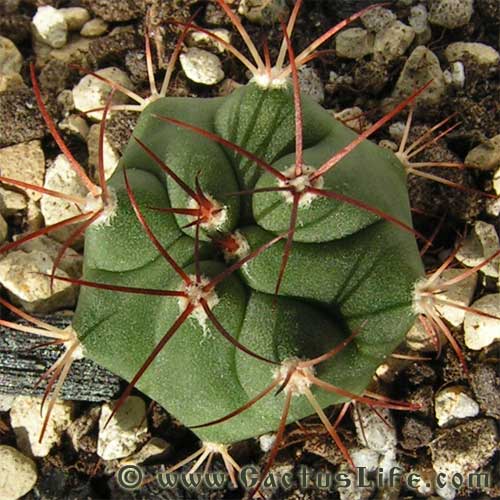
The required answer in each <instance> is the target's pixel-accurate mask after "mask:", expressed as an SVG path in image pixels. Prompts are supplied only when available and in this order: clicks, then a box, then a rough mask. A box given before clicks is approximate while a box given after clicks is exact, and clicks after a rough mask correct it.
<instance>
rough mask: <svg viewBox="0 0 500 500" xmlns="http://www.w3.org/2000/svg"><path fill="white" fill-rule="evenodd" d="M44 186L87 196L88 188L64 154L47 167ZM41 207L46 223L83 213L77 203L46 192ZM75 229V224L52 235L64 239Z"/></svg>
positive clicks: (60, 239) (50, 223) (66, 192)
mask: <svg viewBox="0 0 500 500" xmlns="http://www.w3.org/2000/svg"><path fill="white" fill-rule="evenodd" d="M44 187H45V188H47V189H51V190H53V191H58V192H60V193H65V194H71V195H76V196H81V197H85V196H87V188H86V187H85V185H84V184H83V182H82V180H81V179H80V177H78V175H77V173H76V172H75V170H74V169H73V167H72V166H71V163H70V162H69V160H68V159H67V158H66V156H64V155H63V154H60V155H58V156H57V157H56V159H55V160H54V163H53V164H52V165H51V166H50V167H49V168H48V169H47V173H46V175H45V184H44ZM40 208H41V211H42V214H43V217H44V219H45V224H46V225H52V224H56V223H57V222H60V221H62V220H65V219H69V218H70V217H74V216H75V215H79V214H80V213H81V210H80V208H79V207H78V205H77V204H76V203H73V202H71V201H66V200H62V199H60V198H56V197H55V196H48V195H45V194H44V195H42V198H41V200H40ZM74 230H75V227H74V226H73V225H72V226H69V227H65V228H61V229H59V230H57V231H56V232H53V233H52V236H53V237H54V238H55V239H57V240H59V241H64V240H66V239H67V237H68V236H69V234H70V233H71V232H72V231H74Z"/></svg>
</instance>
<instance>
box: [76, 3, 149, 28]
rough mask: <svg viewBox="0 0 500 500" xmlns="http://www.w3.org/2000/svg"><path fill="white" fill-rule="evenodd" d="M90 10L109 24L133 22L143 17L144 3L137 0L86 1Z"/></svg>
mask: <svg viewBox="0 0 500 500" xmlns="http://www.w3.org/2000/svg"><path fill="white" fill-rule="evenodd" d="M85 2H86V3H87V5H88V6H89V9H90V10H91V11H92V12H93V13H94V14H95V15H96V16H98V17H101V18H102V19H104V20H105V21H108V22H118V23H120V22H123V21H131V20H132V19H136V18H138V17H139V16H140V15H142V12H143V11H142V10H141V7H142V2H138V1H136V0H133V1H132V0H85Z"/></svg>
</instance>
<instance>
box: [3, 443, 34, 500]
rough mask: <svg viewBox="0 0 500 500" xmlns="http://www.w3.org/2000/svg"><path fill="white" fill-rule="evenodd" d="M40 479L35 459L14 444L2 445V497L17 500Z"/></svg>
mask: <svg viewBox="0 0 500 500" xmlns="http://www.w3.org/2000/svg"><path fill="white" fill-rule="evenodd" d="M37 479H38V473H37V470H36V464H35V462H33V460H32V459H31V458H29V457H27V456H26V455H23V454H22V453H21V452H20V451H18V450H16V449H15V448H12V446H7V445H0V498H1V499H2V500H17V499H18V498H21V497H23V496H24V495H26V493H28V492H29V491H31V490H32V489H33V486H35V483H36V481H37Z"/></svg>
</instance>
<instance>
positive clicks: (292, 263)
mask: <svg viewBox="0 0 500 500" xmlns="http://www.w3.org/2000/svg"><path fill="white" fill-rule="evenodd" d="M218 3H219V4H220V5H221V6H222V7H223V9H224V10H225V12H226V13H227V14H228V15H229V16H230V17H231V19H232V21H233V23H234V24H235V26H236V27H237V28H238V30H239V31H240V33H241V34H242V36H243V38H244V40H245V41H246V43H247V44H248V47H249V51H250V53H251V54H252V56H253V57H254V59H255V64H254V63H252V62H250V61H249V60H248V59H247V58H246V57H244V56H243V55H242V54H240V53H239V52H237V51H236V49H234V47H232V48H231V46H229V47H230V48H231V51H232V52H233V54H235V55H236V56H237V57H238V58H239V59H240V60H241V61H242V63H243V64H245V66H247V68H248V69H250V70H251V71H252V72H253V73H254V78H253V79H252V81H251V82H249V83H248V84H247V85H245V86H243V87H241V88H239V89H237V90H235V91H234V92H233V93H232V94H230V95H229V96H227V97H219V98H210V99H208V98H176V97H166V96H165V90H166V87H168V83H167V85H165V84H164V85H162V91H161V92H160V93H158V92H157V91H156V90H155V87H154V84H153V87H152V94H151V97H150V98H149V99H142V98H141V101H140V102H138V104H137V106H135V107H134V106H131V107H130V109H135V110H137V111H139V112H140V116H139V121H138V123H137V126H136V128H135V130H134V133H133V137H132V138H131V139H130V142H129V144H128V146H127V148H126V150H125V152H124V154H123V157H122V159H121V161H120V165H119V167H118V169H117V170H116V172H115V173H114V174H113V176H112V178H111V179H109V180H108V181H106V180H105V179H104V175H103V169H102V168H101V169H100V186H97V185H95V184H94V183H93V182H92V181H90V180H89V179H88V177H87V176H86V174H85V172H83V170H82V169H81V167H80V166H79V165H78V164H77V163H76V160H75V161H74V162H73V164H74V165H75V168H76V169H77V171H78V172H80V173H81V176H82V178H83V179H87V181H88V182H86V185H87V187H88V188H89V192H90V195H89V197H88V199H85V200H74V199H69V197H67V198H68V201H72V202H76V203H80V204H81V205H82V206H84V207H85V210H83V214H82V216H79V217H78V218H77V220H76V219H75V220H71V221H69V222H68V221H63V222H62V223H61V224H60V225H59V226H58V227H60V226H63V225H66V224H70V223H75V222H82V221H83V226H78V227H77V228H76V229H75V232H74V233H73V235H72V237H70V238H69V240H68V241H67V242H66V245H65V246H64V247H63V250H62V251H61V253H60V255H59V256H58V257H59V259H58V260H60V258H62V254H63V253H64V249H65V248H67V247H69V245H71V244H72V243H73V242H74V241H75V239H76V238H77V237H78V236H79V235H81V234H82V233H83V232H85V256H84V257H85V261H84V275H83V277H82V279H80V280H74V279H71V278H63V277H60V276H57V274H56V267H57V262H56V263H55V264H54V269H53V270H52V273H51V277H52V279H58V280H65V281H69V282H72V283H75V284H78V285H81V291H80V297H79V301H78V306H77V310H76V313H75V317H74V321H73V330H72V331H71V332H55V331H50V328H47V327H46V325H40V324H39V323H38V324H37V325H35V326H38V327H40V326H41V327H42V328H46V329H47V331H48V334H47V335H48V336H52V337H53V338H55V339H56V341H59V342H62V343H64V342H66V343H67V344H68V346H67V347H68V350H67V353H66V355H65V356H66V357H65V358H64V359H63V360H61V363H60V364H59V365H58V366H57V367H56V368H55V369H54V370H53V374H52V378H51V380H50V384H49V389H50V387H52V386H53V385H54V382H55V377H57V376H61V380H60V381H59V382H58V385H60V384H61V383H62V380H63V379H64V376H65V373H67V371H68V369H69V363H70V362H71V360H72V359H74V358H75V357H76V356H80V355H82V352H83V354H84V355H85V356H87V357H89V358H91V359H93V360H94V361H96V362H97V363H98V364H100V365H102V366H104V367H106V368H108V369H109V370H111V371H112V372H114V373H116V374H118V375H120V376H121V377H123V378H124V379H126V380H128V381H130V385H129V387H128V388H127V389H126V391H125V392H124V394H123V396H122V397H121V398H120V400H119V403H121V402H123V400H124V399H125V398H126V397H127V396H128V395H129V394H130V392H131V390H132V388H133V387H137V388H139V389H140V390H141V391H143V392H144V393H145V394H147V395H148V396H149V397H151V398H152V399H153V400H155V401H157V402H158V403H159V404H161V405H162V406H163V407H165V408H166V409H167V410H168V411H170V412H171V413H172V414H173V415H175V416H176V417H177V418H179V420H180V421H181V422H183V423H184V424H185V425H187V426H190V427H192V428H193V430H194V432H195V433H196V434H197V435H198V436H199V438H200V439H201V440H202V442H204V443H205V445H204V447H203V448H202V449H201V450H200V451H199V452H197V453H196V454H195V455H194V456H192V457H188V458H196V457H198V460H199V461H200V460H202V459H204V458H207V457H208V456H209V455H211V454H212V453H215V452H219V453H221V454H222V455H223V458H224V461H225V462H226V466H227V467H228V469H229V470H233V469H234V468H237V467H236V466H237V464H235V463H234V461H232V459H231V457H230V456H229V455H228V454H227V451H226V447H227V446H228V445H230V444H231V443H234V442H236V441H240V440H242V439H246V438H249V437H254V436H258V435H260V434H263V433H266V432H270V431H278V439H277V440H276V445H275V447H274V449H273V452H272V455H273V456H275V455H276V453H277V450H278V447H279V442H280V439H279V438H280V437H282V436H283V432H284V426H285V424H286V423H287V422H292V421H296V420H299V419H301V418H303V417H305V416H308V415H310V414H311V413H313V412H316V413H317V414H318V415H319V417H320V418H321V420H322V422H323V423H324V424H325V426H326V428H327V430H328V432H329V433H330V434H331V435H332V437H333V439H334V440H335V441H336V443H337V444H338V445H339V446H340V447H341V449H342V451H343V452H344V453H345V455H346V458H347V459H348V460H350V459H349V457H348V453H347V450H346V449H345V448H344V447H343V445H342V443H341V441H340V438H339V437H338V435H337V433H336V431H335V429H334V427H333V426H332V424H330V422H329V421H328V419H327V417H326V416H325V414H324V411H323V409H324V408H325V407H327V406H329V405H332V404H338V403H343V402H346V401H351V400H353V401H359V402H362V403H366V404H369V405H371V406H377V405H379V406H386V407H390V408H396V409H405V408H411V406H410V405H404V404H402V403H398V402H395V401H392V400H389V399H387V398H380V397H378V396H376V395H374V394H372V393H369V392H367V387H368V385H369V384H370V381H371V380H372V377H373V374H374V372H375V370H376V368H377V367H378V366H379V365H380V364H381V363H382V362H383V361H384V360H385V359H386V358H387V357H388V356H390V355H391V353H393V351H394V350H395V349H396V347H397V346H398V345H399V344H400V343H401V341H402V340H403V339H404V336H405V334H406V332H407V331H408V330H409V328H410V327H411V326H412V325H413V323H414V322H415V319H416V318H417V315H422V314H423V315H428V316H429V317H430V318H431V319H430V321H434V323H436V325H437V328H441V325H440V323H442V321H441V320H440V319H439V318H438V316H437V314H435V313H434V312H433V308H432V307H433V306H432V300H431V299H429V298H427V299H425V300H427V302H426V303H425V304H424V306H423V307H419V304H416V300H415V299H416V298H417V299H418V300H422V298H421V295H422V292H424V294H425V290H427V288H426V287H425V284H426V283H427V282H426V281H425V279H424V268H423V265H422V261H421V257H420V255H419V250H418V246H417V242H416V237H417V238H418V237H420V235H419V233H417V232H416V231H415V230H413V229H412V223H411V215H410V207H409V201H408V195H407V189H406V175H407V173H417V172H416V170H417V168H419V167H422V166H425V165H423V164H412V163H411V162H410V161H409V158H410V155H409V154H406V153H405V151H404V146H405V143H406V137H407V134H406V136H405V139H404V141H403V143H402V147H401V148H400V151H399V152H398V153H396V154H393V153H392V152H390V151H388V150H385V149H382V148H380V147H378V146H376V145H375V144H373V143H372V142H369V141H368V140H366V139H367V138H368V137H369V136H370V135H371V134H372V133H373V132H375V131H376V130H378V129H379V128H380V127H381V126H383V125H384V124H385V123H386V122H387V121H388V120H390V119H391V118H392V117H393V116H395V115H396V113H398V112H400V111H401V110H402V109H403V108H404V107H405V106H407V105H408V104H410V103H411V102H412V101H413V100H414V98H415V97H416V96H417V95H418V94H419V93H421V92H423V91H425V88H426V87H425V86H424V87H423V88H421V89H419V90H417V91H416V92H415V93H414V94H413V95H412V96H410V97H409V98H408V99H406V100H405V101H403V102H402V103H400V104H399V105H398V106H396V107H395V108H394V109H393V110H392V111H391V112H389V113H387V114H386V115H385V116H384V117H382V118H381V119H380V120H379V121H377V122H376V123H375V124H374V125H373V126H372V127H370V129H368V130H367V131H366V132H363V133H362V134H360V135H356V134H355V133H354V132H353V131H351V130H350V129H348V128H346V127H345V126H344V125H343V124H341V123H340V122H338V121H337V120H335V119H334V118H333V117H332V116H331V114H329V113H328V112H327V111H325V110H324V109H323V108H322V107H321V106H319V105H318V104H316V103H315V102H313V101H312V100H311V99H309V98H308V97H307V96H305V95H301V94H300V91H299V84H298V74H297V67H298V66H300V65H303V64H304V63H305V62H307V61H308V60H310V59H311V58H312V57H313V56H314V51H315V50H316V48H317V47H318V46H319V45H320V43H323V41H325V40H327V39H328V38H329V37H331V36H333V35H334V34H335V33H336V32H337V31H338V30H339V29H341V28H342V27H344V26H345V25H346V24H347V23H348V22H350V21H351V20H353V19H355V18H357V17H359V16H360V15H361V13H358V14H356V15H355V16H353V17H352V18H351V19H349V20H346V21H344V22H343V23H341V24H340V25H338V26H336V27H335V28H332V30H330V31H329V32H328V33H327V34H325V36H324V37H322V38H320V39H319V41H317V42H315V43H313V44H312V45H311V47H309V48H308V49H306V51H304V52H303V53H301V54H300V55H298V56H295V55H294V53H293V49H292V46H291V43H290V40H289V38H290V35H291V32H292V30H293V24H294V20H295V18H296V16H297V12H298V9H299V8H300V4H301V2H300V1H299V2H297V3H296V5H295V8H294V11H293V12H292V15H291V21H290V22H289V24H288V27H287V28H286V29H284V43H283V46H282V50H281V52H280V55H279V56H278V61H277V63H276V65H275V66H274V67H272V68H271V66H270V64H269V62H268V60H267V58H265V61H264V60H263V59H261V58H260V56H259V55H258V53H257V51H256V49H255V47H254V46H253V44H252V43H251V41H250V40H249V37H248V36H247V35H246V33H245V32H244V29H243V27H242V26H241V24H240V23H239V21H238V20H237V19H236V18H235V17H234V14H233V13H232V11H231V10H230V9H229V8H228V7H227V5H226V4H225V3H224V2H223V1H222V0H220V1H219V2H218ZM365 11H366V9H365ZM190 29H193V25H192V24H191V23H190V22H189V23H187V24H185V25H184V32H183V35H182V36H181V38H180V40H179V43H178V45H177V48H176V51H177V53H178V51H179V50H180V47H181V45H182V40H183V37H184V36H185V34H186V33H187V31H189V30H190ZM213 36H215V35H213ZM146 40H147V37H146ZM222 42H223V41H222ZM286 53H288V58H289V61H290V64H289V66H288V67H286V68H283V62H284V58H285V54H286ZM151 67H152V65H151V61H150V57H148V68H149V69H150V70H151ZM171 72H172V66H169V69H168V70H167V78H166V80H167V82H168V79H169V78H170V75H171ZM32 75H33V81H34V88H35V91H36V93H37V98H38V101H39V104H40V107H41V110H42V114H43V115H44V118H45V119H46V121H47V123H48V125H49V129H50V130H51V132H52V133H53V135H54V137H55V138H56V141H57V142H58V144H59V145H60V146H61V148H62V149H63V152H65V153H66V154H67V155H68V156H69V157H70V158H73V157H72V156H71V153H70V152H69V151H68V150H67V148H66V146H65V145H64V143H63V142H62V140H61V139H60V137H59V136H58V134H57V131H56V130H55V127H54V125H53V124H52V126H51V120H50V117H49V116H48V113H47V112H46V110H45V108H44V105H43V102H42V100H41V96H40V91H39V90H38V87H37V85H36V80H35V78H34V71H33V70H32ZM289 76H291V79H289V78H288V77H289ZM152 81H153V82H154V77H153V79H152ZM115 87H116V86H115ZM115 90H116V91H119V90H120V89H119V88H115ZM111 96H112V94H111ZM110 103H111V97H110V99H108V104H107V106H106V108H105V110H104V117H103V126H102V128H101V141H100V142H101V144H100V149H101V152H102V140H103V136H104V123H105V121H106V114H107V112H108V111H109V109H110ZM410 120H411V113H410V117H409V121H408V124H407V126H408V127H409V123H410ZM444 123H446V122H442V123H441V124H439V126H441V125H443V124H444ZM424 139H425V138H424ZM73 160H74V159H73ZM101 167H102V161H101ZM407 170H408V172H407ZM0 180H2V181H3V182H9V179H5V178H3V177H2V178H0ZM10 182H11V183H12V184H15V182H14V181H12V180H11V181H10ZM19 184H20V183H19V182H17V185H19ZM31 187H32V186H30V188H31ZM39 190H40V191H42V192H43V193H44V194H46V195H54V196H59V197H63V196H62V195H60V194H57V193H49V192H47V190H45V191H44V190H43V188H39ZM56 229H57V228H56ZM52 230H53V228H48V229H47V228H45V229H44V230H41V231H39V232H38V233H40V234H45V233H49V232H50V231H52ZM38 233H36V234H32V235H28V236H27V237H26V238H25V240H26V239H30V238H33V237H36V236H37V234H38ZM18 244H19V243H18V242H16V243H13V244H10V245H7V246H6V247H4V249H3V251H6V250H9V249H11V248H13V247H14V246H16V245H18ZM416 284H417V285H418V286H417V294H416V293H415V290H416ZM427 284H428V283H427ZM430 293H431V292H430ZM432 293H434V289H433V291H432ZM426 297H427V296H426ZM422 303H423V302H422ZM2 304H3V305H5V306H7V307H9V308H10V309H11V310H12V311H13V312H15V313H17V314H21V315H22V314H23V313H22V312H21V311H19V310H18V309H16V308H14V307H13V306H10V305H8V303H6V302H5V301H3V300H2ZM420 305H421V304H420ZM23 317H25V319H29V318H28V317H27V316H26V315H24V316H23ZM427 325H428V323H427ZM436 325H435V326H436ZM441 329H442V328H441ZM25 330H26V331H28V332H29V331H30V329H29V328H27V329H25ZM429 330H432V328H429ZM37 332H38V333H37ZM31 333H36V334H40V331H39V330H36V328H31ZM75 353H77V354H75ZM274 389H276V391H277V395H276V397H270V396H268V395H269V394H271V392H272V391H273V390H274ZM266 396H268V397H266ZM293 396H295V397H293ZM118 407H119V404H118V405H117V406H116V408H115V411H116V410H117V409H118ZM49 413H50V411H49ZM199 463H200V462H199ZM269 466H270V465H268V467H269Z"/></svg>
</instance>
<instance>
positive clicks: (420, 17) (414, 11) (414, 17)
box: [408, 3, 429, 35]
mask: <svg viewBox="0 0 500 500" xmlns="http://www.w3.org/2000/svg"><path fill="white" fill-rule="evenodd" d="M428 17H429V14H428V12H427V8H426V7H425V5H424V4H421V3H420V4H418V5H415V6H413V7H412V8H411V9H410V15H409V17H408V23H409V25H410V26H411V27H412V28H413V29H414V31H415V33H416V34H417V35H419V34H421V33H424V32H425V31H426V30H427V29H428V27H429V23H428Z"/></svg>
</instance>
